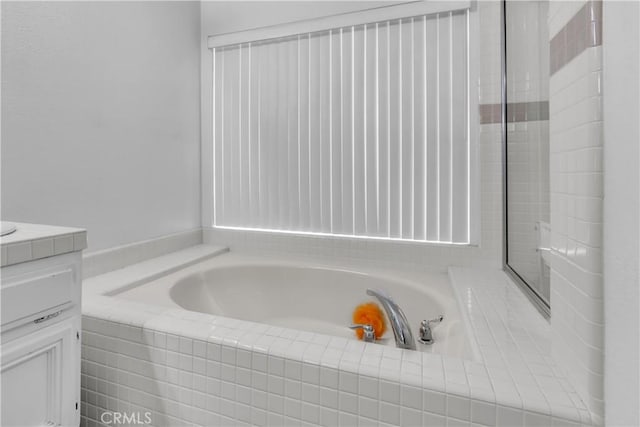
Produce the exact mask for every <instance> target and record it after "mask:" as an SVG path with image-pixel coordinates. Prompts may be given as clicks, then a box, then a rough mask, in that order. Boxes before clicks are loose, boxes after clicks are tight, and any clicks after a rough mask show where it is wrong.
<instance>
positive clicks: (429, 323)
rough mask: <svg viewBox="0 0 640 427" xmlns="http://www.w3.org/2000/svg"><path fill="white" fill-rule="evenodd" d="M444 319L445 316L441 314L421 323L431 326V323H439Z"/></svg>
mask: <svg viewBox="0 0 640 427" xmlns="http://www.w3.org/2000/svg"><path fill="white" fill-rule="evenodd" d="M443 319H444V316H443V315H442V314H441V315H440V316H438V317H436V318H434V319H431V320H423V321H422V322H421V323H420V324H421V325H425V326H427V325H428V326H431V325H437V324H438V323H440V322H442V320H443Z"/></svg>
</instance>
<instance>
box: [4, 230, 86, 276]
mask: <svg viewBox="0 0 640 427" xmlns="http://www.w3.org/2000/svg"><path fill="white" fill-rule="evenodd" d="M17 225H18V227H24V226H31V224H17ZM42 227H44V226H42ZM51 230H52V231H51V232H47V230H46V228H43V229H42V230H37V231H36V232H28V231H24V230H23V229H21V228H18V231H16V232H15V233H14V234H16V233H21V232H22V233H25V234H26V236H25V237H24V238H22V239H19V240H16V239H15V236H14V237H12V236H13V235H12V234H10V235H8V236H3V237H2V238H1V239H0V242H1V245H0V249H1V251H2V259H1V266H2V267H7V266H10V265H13V264H19V263H22V262H29V261H35V260H38V259H42V258H48V257H51V256H55V255H62V254H66V253H69V252H76V251H81V250H83V249H85V248H86V247H87V232H86V231H85V230H82V229H75V228H66V227H52V228H51Z"/></svg>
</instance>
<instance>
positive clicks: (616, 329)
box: [602, 1, 640, 426]
mask: <svg viewBox="0 0 640 427" xmlns="http://www.w3.org/2000/svg"><path fill="white" fill-rule="evenodd" d="M639 26H640V5H639V4H638V3H637V2H615V1H614V2H604V10H603V37H602V40H603V54H604V57H603V63H604V69H603V79H604V81H603V86H604V88H605V91H606V95H605V97H604V104H603V109H604V111H603V114H604V159H605V160H604V169H605V175H604V194H605V205H604V247H605V251H604V311H605V357H604V360H605V365H604V371H605V377H604V395H605V424H606V425H607V426H637V425H640V365H639V364H638V360H640V289H639V288H640V286H639V274H638V270H639V264H640V243H639V242H640V225H639V221H640V220H639V218H640V202H639V200H640V194H639V189H640V173H639V172H638V163H639V160H640V150H639V145H638V141H640V128H639V125H638V117H640V105H639V104H640V101H639V100H640V86H639V84H638V76H639V75H640V54H639V52H638V43H637V42H638V40H639V39H640V33H639V31H638V28H639Z"/></svg>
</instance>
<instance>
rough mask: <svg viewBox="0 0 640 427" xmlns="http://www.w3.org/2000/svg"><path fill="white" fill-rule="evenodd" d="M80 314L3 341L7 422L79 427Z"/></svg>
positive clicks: (4, 398)
mask: <svg viewBox="0 0 640 427" xmlns="http://www.w3.org/2000/svg"><path fill="white" fill-rule="evenodd" d="M79 331H80V317H79V316H76V317H73V318H71V319H68V320H66V321H64V322H60V323H57V324H54V325H51V326H47V327H45V328H42V329H40V330H38V331H36V332H33V333H30V334H28V335H25V336H23V337H20V338H16V339H14V340H12V341H9V342H6V343H5V342H3V343H2V371H1V375H2V425H3V426H57V425H62V426H77V425H78V424H79V410H78V405H79V401H80V399H79V388H78V376H79V372H78V369H77V367H78V365H79V358H80V340H79V335H78V334H79Z"/></svg>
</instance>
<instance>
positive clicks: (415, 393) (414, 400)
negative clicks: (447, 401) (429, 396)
mask: <svg viewBox="0 0 640 427" xmlns="http://www.w3.org/2000/svg"><path fill="white" fill-rule="evenodd" d="M400 394H401V403H402V406H406V407H409V408H412V409H417V410H420V411H421V410H422V389H419V388H416V387H410V386H406V385H402V386H401V387H400Z"/></svg>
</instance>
